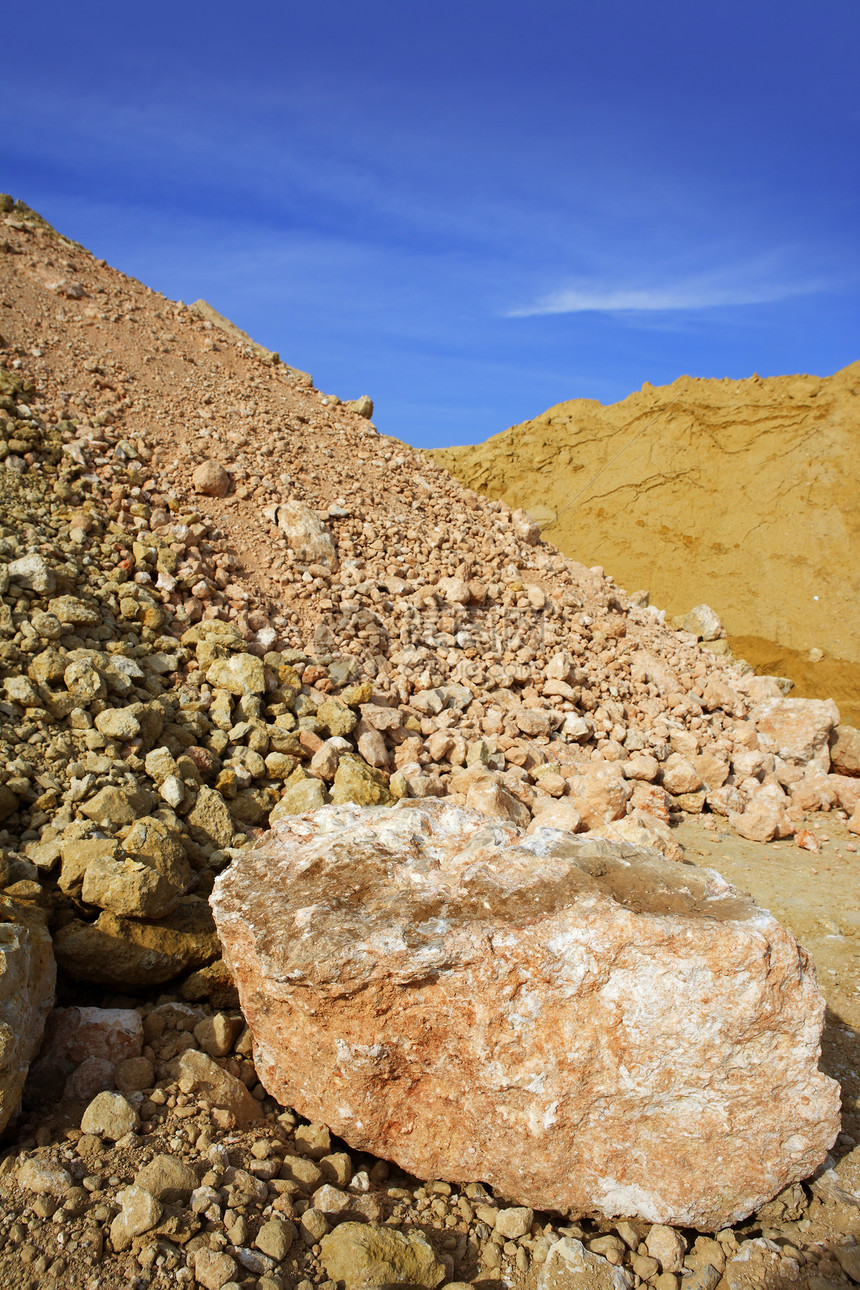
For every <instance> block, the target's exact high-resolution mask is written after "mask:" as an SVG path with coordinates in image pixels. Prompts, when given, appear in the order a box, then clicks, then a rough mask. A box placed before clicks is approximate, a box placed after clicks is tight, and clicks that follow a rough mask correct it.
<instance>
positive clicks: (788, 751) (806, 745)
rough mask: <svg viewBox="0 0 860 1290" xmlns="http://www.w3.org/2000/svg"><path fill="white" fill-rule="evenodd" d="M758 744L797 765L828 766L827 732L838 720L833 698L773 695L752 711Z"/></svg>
mask: <svg viewBox="0 0 860 1290" xmlns="http://www.w3.org/2000/svg"><path fill="white" fill-rule="evenodd" d="M752 719H753V721H754V722H755V727H756V730H757V731H758V741H759V746H760V747H761V748H762V749H763V750H764V751H765V752H772V753H774V754H775V755H776V756H778V757H781V758H782V760H783V761H786V762H790V763H793V764H794V765H796V766H816V767H817V768H818V769H819V770H822V771H824V773H825V774H826V773H827V771H829V770H830V732H831V731H832V730H833V729H834V727H835V726H838V724H839V709H838V708H837V707H836V704H835V703H834V702H833V700H832V699H783V698H779V699H772V700H771V701H770V702H767V703H762V704H760V705H759V706H758V707H757V708H756V709H755V711H754V712H753V714H752Z"/></svg>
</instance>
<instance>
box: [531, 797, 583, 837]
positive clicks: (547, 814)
mask: <svg viewBox="0 0 860 1290" xmlns="http://www.w3.org/2000/svg"><path fill="white" fill-rule="evenodd" d="M536 829H561V830H563V831H564V832H566V833H579V832H580V831H581V829H582V813H581V811H580V810H579V808H578V807H577V805H576V803H575V802H574V801H573V800H572V798H569V797H563V798H561V799H558V798H557V799H556V800H555V801H554V802H548V803H547V804H546V806H544V807H543V809H542V810H541V811H540V812H539V813H538V814H537V815H535V817H534V819H533V820H532V822H531V824H530V825H529V826H528V828H527V829H526V833H528V834H531V833H534V832H535V830H536Z"/></svg>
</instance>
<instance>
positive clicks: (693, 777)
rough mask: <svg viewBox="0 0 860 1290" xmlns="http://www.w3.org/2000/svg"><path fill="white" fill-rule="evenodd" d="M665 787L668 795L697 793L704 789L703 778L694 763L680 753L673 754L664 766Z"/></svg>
mask: <svg viewBox="0 0 860 1290" xmlns="http://www.w3.org/2000/svg"><path fill="white" fill-rule="evenodd" d="M663 787H664V788H665V790H666V792H667V793H671V794H672V795H673V796H675V797H676V796H677V795H678V794H679V793H695V791H696V789H697V788H701V787H702V777H701V775H700V774H699V773H698V771H697V770H696V768H695V766H694V765H693V764H692V762H690V761H688V759H687V758H686V757H682V756H681V754H680V753H672V754H671V755H670V756H669V757H667V758H666V762H665V764H664V766H663Z"/></svg>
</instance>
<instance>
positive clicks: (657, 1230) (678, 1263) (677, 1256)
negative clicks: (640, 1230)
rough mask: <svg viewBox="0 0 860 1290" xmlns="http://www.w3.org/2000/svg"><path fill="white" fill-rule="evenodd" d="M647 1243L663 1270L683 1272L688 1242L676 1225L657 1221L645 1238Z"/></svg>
mask: <svg viewBox="0 0 860 1290" xmlns="http://www.w3.org/2000/svg"><path fill="white" fill-rule="evenodd" d="M645 1245H646V1247H647V1249H648V1253H649V1254H650V1255H651V1258H652V1259H656V1260H657V1262H658V1263H659V1264H660V1269H661V1271H662V1272H681V1271H682V1270H683V1267H684V1255H685V1254H686V1252H687V1242H686V1241H685V1240H684V1238H683V1236H682V1235H681V1233H680V1232H677V1231H676V1230H675V1228H674V1227H665V1226H663V1225H662V1224H660V1223H655V1224H654V1226H653V1227H652V1228H651V1230H650V1231H649V1233H648V1235H647V1236H646V1238H645Z"/></svg>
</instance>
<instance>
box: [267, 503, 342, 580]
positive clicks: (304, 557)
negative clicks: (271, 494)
mask: <svg viewBox="0 0 860 1290" xmlns="http://www.w3.org/2000/svg"><path fill="white" fill-rule="evenodd" d="M263 514H264V515H265V516H266V518H267V519H269V520H271V521H272V523H273V524H275V525H276V526H277V527H278V528H279V529H280V531H281V533H283V535H284V537H285V538H286V540H287V545H288V546H289V547H291V548H292V550H293V552H294V553H295V557H296V559H297V560H298V561H299V563H300V564H322V565H325V567H326V568H327V569H332V570H334V569H336V568H337V565H338V560H337V549H336V547H335V544H334V538H333V537H332V535H331V533H330V531H329V530H328V529H327V528H326V526H325V524H323V522H322V520H321V519H320V518H319V516H318V515H317V513H316V511H312V510H311V508H310V507H309V506H308V505H307V504H306V503H305V502H300V501H297V500H296V499H291V500H290V501H288V502H283V503H281V504H280V505H278V506H270V507H266V509H265V510H264V511H263Z"/></svg>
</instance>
